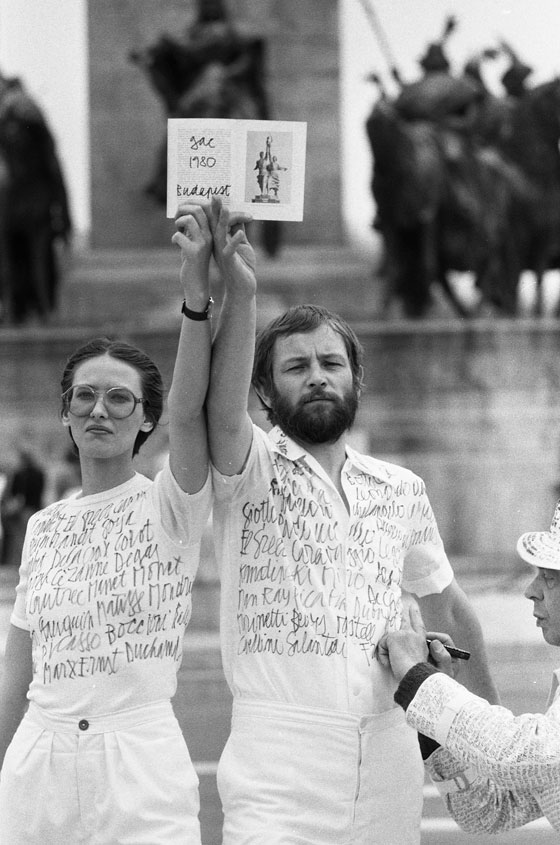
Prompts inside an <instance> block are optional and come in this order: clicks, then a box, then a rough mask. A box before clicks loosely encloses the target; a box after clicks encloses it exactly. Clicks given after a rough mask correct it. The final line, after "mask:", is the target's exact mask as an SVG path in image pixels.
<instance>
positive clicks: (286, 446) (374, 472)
mask: <svg viewBox="0 0 560 845" xmlns="http://www.w3.org/2000/svg"><path fill="white" fill-rule="evenodd" d="M268 437H269V439H270V442H271V444H272V449H273V451H275V452H278V454H280V455H282V456H283V457H284V458H287V459H288V460H289V461H293V462H294V463H296V462H297V461H301V460H305V461H306V463H309V460H310V458H311V457H312V456H311V455H310V454H309V452H307V450H306V449H304V447H303V446H300V444H299V443H296V441H295V440H292V438H291V437H288V435H287V434H285V433H284V432H283V431H282V429H281V428H280V426H274V428H273V429H271V431H269V433H268ZM350 467H353V468H354V469H355V470H357V471H358V472H363V473H365V474H366V475H371V476H373V477H374V478H376V479H377V480H378V481H381V482H384V483H387V484H392V483H393V481H394V477H393V472H392V471H391V468H390V465H389V464H387V463H385V461H380V460H378V459H377V458H372V457H370V456H369V455H361V454H360V453H359V452H356V450H355V449H352V447H351V446H348V444H346V465H345V469H346V470H347V471H348V470H349V469H350Z"/></svg>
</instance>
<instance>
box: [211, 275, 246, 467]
mask: <svg viewBox="0 0 560 845" xmlns="http://www.w3.org/2000/svg"><path fill="white" fill-rule="evenodd" d="M255 325H256V297H255V294H254V292H248V291H242V290H228V291H227V292H226V294H225V297H224V302H223V306H222V311H221V313H220V318H219V323H218V328H217V331H216V335H215V338H214V342H213V345H212V363H211V368H210V389H209V392H208V401H207V410H208V434H209V440H210V451H211V454H212V458H213V461H214V463H215V464H216V466H217V467H218V469H220V471H221V472H224V474H226V475H231V474H235V473H236V472H238V471H239V470H240V468H241V465H242V463H243V460H244V457H245V455H246V453H247V451H248V448H249V446H250V442H251V424H250V419H249V416H248V411H247V402H248V396H249V390H250V386H251V375H252V370H253V354H254V346H255Z"/></svg>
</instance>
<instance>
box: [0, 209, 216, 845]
mask: <svg viewBox="0 0 560 845" xmlns="http://www.w3.org/2000/svg"><path fill="white" fill-rule="evenodd" d="M176 225H177V232H176V233H175V235H174V236H173V241H174V242H175V243H176V244H177V245H179V247H180V248H181V257H182V265H181V282H182V286H183V289H184V302H183V307H182V314H183V318H182V328H181V333H180V338H179V345H178V351H177V357H176V362H175V367H174V373H173V380H172V384H171V387H170V390H169V395H168V416H169V420H168V432H169V460H168V461H167V463H166V465H165V466H164V468H163V469H162V471H161V472H160V473H158V475H157V476H156V478H155V479H154V481H150V480H149V479H147V478H145V477H144V476H142V475H140V474H138V473H136V472H135V469H134V465H133V456H134V455H135V454H136V453H137V452H138V450H139V448H140V447H141V446H142V444H143V443H144V442H145V440H146V439H147V438H148V437H149V436H150V435H151V434H152V432H153V431H154V429H155V428H156V427H157V426H158V424H159V419H160V416H161V413H162V407H163V385H162V379H161V376H160V373H159V371H158V369H157V367H156V366H155V364H154V363H153V362H152V361H151V360H150V359H149V358H148V357H147V356H146V355H145V354H144V353H143V352H141V351H140V350H139V349H136V348H135V347H132V346H130V345H128V344H126V343H121V342H116V341H109V340H107V339H98V340H93V341H91V342H90V343H87V344H86V345H85V346H82V347H81V348H80V349H78V350H77V351H76V352H75V353H74V354H73V355H72V356H71V357H70V359H69V360H68V362H67V364H66V367H65V369H64V373H63V376H62V423H63V425H64V426H66V427H67V428H68V430H69V433H70V436H71V438H72V441H73V442H74V444H75V447H76V449H77V451H78V454H79V460H80V468H81V478H82V489H81V492H80V493H79V494H77V495H76V496H74V497H73V498H69V499H66V500H63V501H59V502H55V503H54V504H52V505H50V506H49V507H47V508H46V509H44V510H42V511H40V512H38V513H37V514H35V515H34V516H33V517H32V519H31V520H30V522H29V525H28V530H27V535H26V541H25V546H24V551H23V557H22V564H21V570H20V581H19V585H18V587H17V593H16V602H15V607H14V610H13V614H12V617H11V626H10V632H9V637H8V642H7V649H6V656H5V664H4V669H3V673H2V679H1V686H0V764H2V760H3V766H2V770H1V773H0V842H2V845H16V843H18V845H19V844H20V843H21V845H35V843H37V845H38V844H39V843H41V845H70V843H71V845H75V843H77V842H82V843H96V845H98V844H99V845H101V843H103V844H104V845H115V843H125V842H126V843H133V845H141V843H146V845H148V843H149V845H158V844H159V843H161V845H171V844H172V843H181V845H186V843H188V845H191V844H192V845H197V843H200V829H199V821H198V810H199V796H198V779H197V775H196V772H195V770H194V768H193V765H192V763H191V760H190V757H189V753H188V751H187V747H186V745H185V741H184V739H183V737H182V734H181V731H180V728H179V725H178V723H177V721H176V719H175V717H174V715H173V711H172V707H171V701H170V700H171V698H172V697H173V695H174V693H175V690H176V686H177V670H178V668H179V665H180V663H181V657H182V648H183V635H184V631H185V627H186V625H187V623H188V621H189V618H190V614H191V591H192V586H193V580H194V577H195V573H196V569H197V566H198V560H199V548H200V539H201V535H202V532H203V530H204V528H205V526H206V523H207V520H208V517H209V512H210V506H211V487H210V481H209V476H208V456H207V439H206V425H205V419H204V412H203V405H204V400H205V395H206V390H207V385H208V372H209V363H210V344H211V338H210V321H209V319H208V318H209V307H210V302H211V300H210V297H209V280H208V276H209V274H208V266H209V261H210V256H211V252H212V235H211V230H210V225H209V212H205V211H204V209H203V208H202V207H200V206H191V205H188V206H184V207H182V208H181V209H180V211H179V213H178V216H177V221H176ZM27 705H28V710H27V712H26V714H25V715H24V712H25V708H26V706H27Z"/></svg>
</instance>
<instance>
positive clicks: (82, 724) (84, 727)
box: [78, 719, 89, 731]
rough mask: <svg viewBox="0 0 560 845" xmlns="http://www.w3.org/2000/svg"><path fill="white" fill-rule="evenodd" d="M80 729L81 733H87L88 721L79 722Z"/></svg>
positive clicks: (81, 720)
mask: <svg viewBox="0 0 560 845" xmlns="http://www.w3.org/2000/svg"><path fill="white" fill-rule="evenodd" d="M78 727H79V729H80V730H81V731H87V729H88V728H89V722H88V720H87V719H80V721H79V722H78Z"/></svg>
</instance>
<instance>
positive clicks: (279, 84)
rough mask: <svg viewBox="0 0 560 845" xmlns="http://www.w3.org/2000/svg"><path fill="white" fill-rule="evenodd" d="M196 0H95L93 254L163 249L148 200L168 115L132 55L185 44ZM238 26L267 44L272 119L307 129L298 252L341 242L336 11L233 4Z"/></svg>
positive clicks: (162, 225) (301, 0)
mask: <svg viewBox="0 0 560 845" xmlns="http://www.w3.org/2000/svg"><path fill="white" fill-rule="evenodd" d="M195 8H196V6H195V3H194V0H90V3H89V22H88V26H89V48H90V55H89V63H90V120H91V162H92V173H91V179H92V247H93V248H104V247H117V248H118V247H130V246H137V245H138V246H144V247H148V246H161V245H162V244H167V243H168V240H169V233H170V231H171V229H170V224H169V222H168V221H167V220H166V218H165V210H164V209H162V208H161V207H159V206H157V205H155V204H154V202H153V201H152V200H151V199H150V198H148V197H147V196H145V194H144V192H143V188H144V185H145V184H146V182H147V180H148V178H149V176H150V174H151V171H152V168H153V166H154V161H155V154H156V151H157V150H158V148H159V146H160V145H161V143H162V141H163V140H164V135H165V128H166V127H165V115H164V111H163V106H162V104H161V103H160V101H159V99H158V97H157V95H156V94H155V92H154V91H153V90H152V89H151V87H150V84H149V82H148V80H147V78H145V77H144V75H143V74H142V72H141V71H140V69H139V68H138V67H136V66H135V65H133V64H132V63H131V62H130V61H129V59H128V56H129V53H130V51H131V50H133V49H138V48H142V47H145V46H147V45H149V44H152V43H153V42H154V41H155V40H156V39H157V37H158V36H159V35H160V34H163V33H167V34H171V35H173V34H176V35H179V34H180V33H181V32H182V31H183V30H184V29H185V28H186V26H187V25H188V24H189V23H190V22H191V21H192V19H193V16H194V12H195ZM229 8H230V10H231V14H232V20H233V21H234V22H235V24H236V25H237V27H238V28H239V29H240V31H242V32H246V33H248V34H252V35H260V36H262V37H264V38H265V39H266V42H267V70H268V86H267V87H268V90H269V92H270V102H271V117H272V118H274V119H277V120H299V121H307V123H308V150H307V177H306V199H305V216H304V222H303V223H298V224H294V223H287V224H284V239H285V241H286V242H291V243H309V242H311V243H329V244H332V243H337V242H338V241H340V240H341V239H342V234H341V232H342V227H341V212H340V174H339V169H340V168H339V159H340V152H339V125H338V120H339V108H338V41H337V3H336V2H334V0H333V2H330V0H329V2H325V0H282V2H281V3H278V2H272V0H236V1H235V2H230V4H229Z"/></svg>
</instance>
